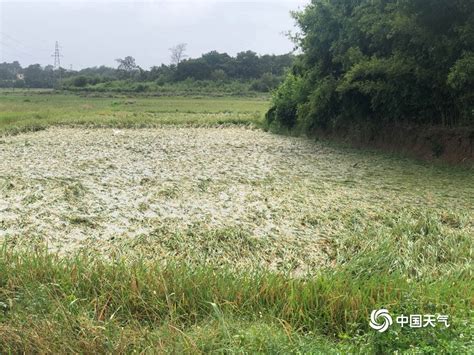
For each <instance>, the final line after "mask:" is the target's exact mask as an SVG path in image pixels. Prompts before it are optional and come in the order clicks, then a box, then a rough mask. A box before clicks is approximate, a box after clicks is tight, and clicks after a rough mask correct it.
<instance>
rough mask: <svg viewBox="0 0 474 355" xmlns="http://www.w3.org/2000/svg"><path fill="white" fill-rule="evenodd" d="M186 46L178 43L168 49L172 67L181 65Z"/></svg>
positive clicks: (184, 56)
mask: <svg viewBox="0 0 474 355" xmlns="http://www.w3.org/2000/svg"><path fill="white" fill-rule="evenodd" d="M187 46H188V45H187V44H186V43H180V44H177V45H176V46H174V47H172V48H170V52H171V63H172V64H174V65H176V66H177V65H179V63H181V61H182V60H183V59H184V58H186V57H187V56H186V54H185V52H186V47H187Z"/></svg>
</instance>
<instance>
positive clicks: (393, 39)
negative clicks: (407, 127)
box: [267, 0, 474, 130]
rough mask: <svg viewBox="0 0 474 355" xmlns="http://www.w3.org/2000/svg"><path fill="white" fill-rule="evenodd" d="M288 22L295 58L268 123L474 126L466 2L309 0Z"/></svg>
mask: <svg viewBox="0 0 474 355" xmlns="http://www.w3.org/2000/svg"><path fill="white" fill-rule="evenodd" d="M294 17H295V19H296V21H297V24H298V25H299V27H300V29H301V33H300V35H299V36H297V37H296V38H295V40H296V42H297V44H298V46H299V47H300V49H301V50H302V55H301V56H300V58H298V61H297V62H296V63H295V65H294V67H293V70H292V73H291V74H289V75H288V77H287V79H286V81H285V82H284V83H283V85H282V86H281V87H280V89H278V90H277V91H276V93H275V94H274V98H273V107H272V108H271V110H270V111H269V113H268V115H267V119H268V122H269V123H271V124H274V125H275V124H277V125H280V126H283V127H292V126H298V127H300V128H302V129H303V130H312V129H314V128H334V127H338V126H345V127H352V126H357V125H360V124H367V123H370V124H371V125H374V126H381V125H385V124H388V123H393V122H409V123H414V124H442V125H451V126H452V125H464V124H473V123H474V114H473V108H474V94H473V92H474V79H473V78H474V55H473V51H474V2H473V1H470V0H456V1H440V0H411V1H409V0H402V1H400V0H355V1H350V2H349V1H343V0H312V2H311V4H310V5H308V6H307V7H306V8H305V9H304V10H303V11H301V12H297V13H294ZM295 83H299V84H298V85H295Z"/></svg>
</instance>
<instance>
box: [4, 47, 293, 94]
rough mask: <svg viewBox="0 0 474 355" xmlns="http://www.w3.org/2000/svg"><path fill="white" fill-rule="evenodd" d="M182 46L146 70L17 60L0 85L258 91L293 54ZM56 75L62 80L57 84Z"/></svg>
mask: <svg viewBox="0 0 474 355" xmlns="http://www.w3.org/2000/svg"><path fill="white" fill-rule="evenodd" d="M185 49H186V47H185V45H184V44H180V45H178V46H176V47H174V48H172V49H171V61H172V63H171V64H169V65H166V64H162V65H160V66H153V67H151V68H150V69H148V70H145V69H143V68H141V67H140V66H139V65H138V64H136V61H135V59H134V58H133V57H132V56H127V57H125V58H119V59H116V62H117V67H116V68H111V67H107V66H100V67H92V68H86V69H82V70H79V71H72V70H65V69H64V68H59V69H57V70H54V68H53V67H52V66H45V67H42V66H41V65H39V64H34V65H30V66H28V67H26V68H22V67H21V65H20V64H19V63H18V62H13V63H0V87H29V88H52V87H54V86H55V85H61V86H62V87H65V88H68V87H75V88H86V87H89V86H94V85H97V84H100V83H107V82H112V81H119V80H121V81H126V82H134V83H139V82H155V83H157V84H158V85H163V84H169V83H178V82H183V81H186V80H188V81H189V80H191V81H193V80H194V81H217V82H224V81H235V80H238V81H253V87H254V89H255V90H257V91H269V90H271V89H273V88H275V87H276V86H278V84H279V83H280V82H281V81H282V79H283V77H284V75H285V73H286V71H287V70H288V69H289V68H290V67H291V66H292V65H293V62H294V56H293V55H292V54H284V55H258V54H257V53H255V52H253V51H245V52H240V53H237V55H236V56H234V57H233V56H230V55H229V54H227V53H219V52H217V51H211V52H209V53H205V54H203V55H202V56H201V57H199V58H187V57H186V55H185ZM59 78H61V82H60V83H58V80H59Z"/></svg>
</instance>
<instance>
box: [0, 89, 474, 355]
mask: <svg viewBox="0 0 474 355" xmlns="http://www.w3.org/2000/svg"><path fill="white" fill-rule="evenodd" d="M266 107H267V102H265V101H261V100H249V99H238V98H233V99H229V98H218V99H216V98H212V99H210V98H145V97H111V98H107V97H100V98H91V97H79V96H73V95H52V94H51V93H41V92H40V93H34V94H25V93H24V92H19V93H15V94H11V93H9V94H4V95H2V96H0V132H1V134H11V133H19V132H23V131H29V130H34V129H40V128H46V127H48V126H49V125H79V124H84V125H87V126H112V127H149V126H155V125H162V124H186V125H188V124H189V125H202V126H214V125H221V124H244V125H249V124H252V125H258V124H259V122H261V121H260V120H261V115H262V113H263V112H264V111H265V109H266ZM0 142H1V141H0ZM318 147H319V148H318V149H319V151H320V155H321V154H322V157H321V156H318V157H315V158H314V164H315V165H317V166H318V168H319V170H318V173H317V174H311V175H309V176H301V177H300V178H299V179H295V180H291V181H288V186H286V185H285V186H286V187H285V188H283V187H280V188H279V190H278V189H277V190H276V191H274V192H273V191H270V190H272V189H273V188H274V186H275V185H272V182H271V181H263V180H262V181H258V183H259V184H262V185H263V187H264V188H267V189H268V190H269V191H268V193H269V194H272V193H273V194H275V195H276V197H282V198H287V199H291V200H296V201H298V203H299V205H298V206H300V207H299V208H300V210H301V211H300V212H301V216H302V218H301V223H302V224H304V225H307V226H308V228H317V231H318V233H320V234H323V235H325V236H326V237H327V238H326V240H327V246H326V251H325V252H326V253H327V255H328V259H329V261H330V262H329V264H328V265H327V266H326V267H322V268H321V269H320V270H313V272H312V273H310V274H309V275H306V276H300V277H296V276H295V275H294V274H290V271H291V270H290V269H289V270H288V273H285V272H284V271H280V272H278V273H277V272H270V271H269V270H266V269H262V268H260V269H259V268H255V267H243V266H242V264H239V260H238V259H239V258H247V259H258V258H262V257H264V256H265V255H267V256H268V255H269V254H268V250H267V249H266V248H267V247H268V245H266V244H265V243H268V241H266V240H263V239H262V240H259V239H257V238H254V237H253V236H251V235H248V234H246V233H245V231H241V230H239V229H236V228H224V229H221V230H204V229H199V228H198V227H199V226H198V227H196V228H192V227H190V228H189V230H184V231H174V230H167V229H166V228H161V229H160V228H157V229H156V232H154V233H152V234H151V235H147V236H143V237H137V238H135V239H133V240H126V241H120V240H117V244H116V245H117V247H116V250H111V251H110V253H108V254H107V257H104V256H103V255H102V256H100V255H98V254H96V253H95V251H94V250H84V251H83V252H82V253H78V254H74V255H69V256H57V255H52V254H51V253H48V252H47V251H46V249H45V248H44V246H41V241H36V240H32V241H31V243H26V244H25V245H26V246H21V247H19V246H18V245H16V244H15V243H14V242H13V245H12V243H8V244H5V246H4V248H3V250H1V251H0V353H22V352H25V353H32V352H39V353H130V352H133V351H137V352H145V353H155V352H170V353H207V352H212V353H282V354H287V353H295V354H301V353H320V354H346V353H354V354H355V353H361V354H382V353H410V354H418V353H427V354H432V353H447V354H464V353H472V349H473V348H474V323H473V322H474V312H473V305H474V298H473V295H474V282H473V279H474V278H473V271H474V269H473V268H474V266H473V265H474V263H473V252H474V243H473V238H474V218H473V217H474V174H473V170H472V169H468V168H454V167H448V166H432V165H429V164H427V163H421V162H416V161H413V160H409V159H405V158H401V157H391V156H387V155H384V154H380V153H376V152H373V151H358V150H354V149H351V148H343V147H337V146H336V147H334V146H333V147H328V146H326V145H324V143H321V145H319V146H318ZM0 148H1V145H0ZM0 152H1V150H0ZM0 157H1V156H0ZM324 157H326V159H324ZM2 178H3V177H2ZM254 183H255V182H254ZM15 185H18V182H17V181H15V180H14V179H10V178H5V179H4V183H2V184H1V185H0V192H2V193H5V194H8V195H10V194H12V193H15V188H16V187H15ZM209 185H210V184H209V183H208V182H206V181H203V182H202V183H200V184H199V186H198V187H197V188H198V189H199V191H201V192H202V193H207V192H208V190H209V189H211V188H212V185H211V186H209ZM63 190H64V191H63ZM63 190H61V191H63V193H64V195H65V198H66V199H67V200H68V201H72V202H74V201H81V199H82V198H83V196H84V194H87V193H88V191H87V187H86V186H83V185H82V184H81V183H80V182H79V181H77V182H74V183H71V184H69V183H68V185H67V186H66V188H64V189H63ZM58 191H59V190H58ZM302 191H303V192H304V194H303V193H301V192H302ZM159 194H160V196H161V197H164V198H175V197H177V196H179V195H180V194H181V192H180V189H179V186H174V185H171V186H165V187H164V188H163V189H162V190H160V192H159ZM35 196H36V195H34V194H33V195H32V196H31V197H30V200H28V201H23V203H25V204H31V203H34V201H35V198H36V197H35ZM270 197H275V196H273V195H271V196H270ZM270 200H272V198H270ZM0 207H1V204H0ZM139 208H142V209H146V208H147V206H146V205H145V204H144V205H142V206H139ZM67 218H68V220H69V222H70V223H71V224H74V225H76V226H86V227H87V228H94V227H95V223H96V220H95V219H91V218H89V217H87V216H85V215H82V214H79V213H77V214H76V213H71V214H69V215H67ZM6 224H7V218H5V220H4V219H3V218H2V215H1V210H0V229H1V228H2V226H4V225H6ZM37 237H38V236H37ZM117 239H120V238H117ZM6 240H7V242H8V238H6ZM132 248H136V249H138V250H141V251H142V254H141V255H138V256H137V255H136V254H132V253H131V254H129V253H128V252H127V249H132ZM163 250H166V252H167V255H174V256H176V257H175V258H169V259H167V260H163V259H162V258H161V257H157V255H159V256H161V255H162V254H160V253H161V252H162V251H163ZM272 250H273V249H272ZM183 255H185V256H186V257H180V256H183ZM153 256H155V257H153ZM297 256H298V255H297ZM270 257H273V254H270ZM223 260H227V261H228V262H222V261H223ZM382 307H384V308H388V309H389V311H390V312H391V313H392V314H394V315H400V314H438V313H439V314H447V315H449V317H450V319H449V322H450V323H451V326H450V327H449V328H444V327H437V328H435V329H432V328H426V329H409V328H404V329H401V328H400V327H399V326H398V325H394V326H393V327H391V328H390V329H389V331H387V332H386V333H383V334H380V333H378V332H376V331H374V330H372V329H371V328H370V327H369V325H368V318H369V315H370V312H371V311H372V310H373V309H379V308H382Z"/></svg>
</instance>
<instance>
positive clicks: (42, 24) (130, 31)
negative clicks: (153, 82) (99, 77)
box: [0, 0, 309, 69]
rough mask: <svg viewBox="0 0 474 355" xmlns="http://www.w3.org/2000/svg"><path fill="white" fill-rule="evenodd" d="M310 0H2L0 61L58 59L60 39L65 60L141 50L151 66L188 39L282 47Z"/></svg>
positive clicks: (109, 59)
mask: <svg viewBox="0 0 474 355" xmlns="http://www.w3.org/2000/svg"><path fill="white" fill-rule="evenodd" d="M307 3H309V0H253V1H250V0H247V1H246V0H240V1H230V0H174V1H170V0H166V1H163V0H154V1H152V0H148V1H146V0H141V1H133V0H122V1H110V0H96V1H90V0H89V1H81V0H70V1H68V0H63V1H56V2H54V1H41V0H38V1H34V0H30V1H22V0H16V1H12V0H0V62H4V61H7V62H11V61H14V60H18V61H19V62H20V63H21V64H22V65H23V66H26V65H29V64H32V63H40V64H42V65H46V64H52V63H53V58H52V57H51V54H52V53H53V52H54V43H55V41H56V40H57V41H59V44H60V46H61V54H62V55H63V57H62V58H61V66H63V67H65V68H68V69H69V67H70V65H72V66H73V68H74V69H80V68H84V67H89V66H96V65H102V64H103V65H108V66H115V65H116V64H115V62H114V59H115V58H123V57H125V56H127V55H131V56H133V57H135V59H136V61H137V64H139V65H140V66H142V67H144V68H149V67H150V66H153V65H159V64H161V63H169V50H168V49H169V48H170V47H172V46H173V45H175V44H178V43H181V42H185V43H187V44H188V50H187V54H188V55H189V56H190V57H198V56H200V55H201V54H202V53H205V52H209V51H211V50H217V51H219V52H227V53H229V54H231V55H235V54H236V53H237V52H240V51H242V50H247V49H250V50H253V51H255V52H257V53H259V54H267V53H268V54H282V53H287V52H289V51H291V50H292V48H293V45H292V43H291V42H290V41H289V40H288V38H286V37H285V35H284V33H285V32H287V31H289V30H294V21H293V19H292V18H291V16H290V14H289V12H290V11H291V10H297V9H298V8H302V7H304V5H305V4H307Z"/></svg>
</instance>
